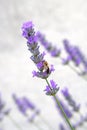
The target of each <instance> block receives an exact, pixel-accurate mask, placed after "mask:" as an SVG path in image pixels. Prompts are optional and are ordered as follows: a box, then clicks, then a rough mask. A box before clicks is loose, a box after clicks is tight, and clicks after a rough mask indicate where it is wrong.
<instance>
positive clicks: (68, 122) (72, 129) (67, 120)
mask: <svg viewBox="0 0 87 130" xmlns="http://www.w3.org/2000/svg"><path fill="white" fill-rule="evenodd" d="M45 80H46V83H47V84H48V86H49V87H50V88H51V86H50V84H49V82H48V80H47V79H45ZM53 97H54V99H55V101H56V103H57V105H58V106H59V108H60V110H61V112H62V114H63V116H64V118H65V120H66V122H67V124H68V125H69V127H70V129H71V130H75V129H74V128H73V127H72V125H71V123H70V121H69V119H68V117H67V116H66V114H65V112H64V110H63V108H62V106H61V104H60V102H59V100H58V98H57V97H56V95H53Z"/></svg>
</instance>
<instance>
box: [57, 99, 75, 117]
mask: <svg viewBox="0 0 87 130" xmlns="http://www.w3.org/2000/svg"><path fill="white" fill-rule="evenodd" d="M57 98H58V100H59V102H60V104H61V106H62V108H63V110H64V112H65V114H66V116H67V117H68V118H71V117H72V116H73V115H72V112H71V111H70V110H69V108H68V106H66V105H65V104H64V102H63V101H62V100H61V99H59V97H57ZM55 103H56V102H55ZM56 106H57V109H58V110H59V112H60V113H61V115H62V111H61V109H60V108H59V106H58V104H57V103H56ZM62 116H63V115H62Z"/></svg>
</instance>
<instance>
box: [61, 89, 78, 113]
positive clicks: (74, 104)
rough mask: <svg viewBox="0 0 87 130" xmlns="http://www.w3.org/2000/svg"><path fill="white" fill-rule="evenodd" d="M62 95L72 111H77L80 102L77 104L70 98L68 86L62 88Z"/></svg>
mask: <svg viewBox="0 0 87 130" xmlns="http://www.w3.org/2000/svg"><path fill="white" fill-rule="evenodd" d="M61 92H62V94H63V96H64V97H65V99H66V100H67V102H68V104H69V105H70V106H71V107H72V108H73V111H76V112H77V111H79V110H80V104H77V103H76V102H75V100H74V99H73V98H72V96H71V94H70V93H69V91H68V88H65V89H63V90H62V91H61Z"/></svg>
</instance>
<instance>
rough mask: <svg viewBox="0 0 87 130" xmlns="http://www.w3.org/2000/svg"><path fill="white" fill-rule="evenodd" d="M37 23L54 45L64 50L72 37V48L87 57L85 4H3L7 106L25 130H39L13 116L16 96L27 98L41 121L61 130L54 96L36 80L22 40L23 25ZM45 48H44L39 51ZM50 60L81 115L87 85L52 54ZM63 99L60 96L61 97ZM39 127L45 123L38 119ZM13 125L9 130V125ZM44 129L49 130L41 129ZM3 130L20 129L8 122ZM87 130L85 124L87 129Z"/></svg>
mask: <svg viewBox="0 0 87 130" xmlns="http://www.w3.org/2000/svg"><path fill="white" fill-rule="evenodd" d="M26 21H33V23H34V25H35V28H36V30H40V31H42V32H43V33H44V34H46V37H47V39H48V40H49V41H51V42H52V43H53V45H56V46H57V45H58V46H59V47H60V48H63V45H62V40H63V39H64V38H68V39H69V40H70V41H71V42H72V44H73V45H77V46H79V47H80V48H81V50H82V51H83V53H84V54H85V55H86V56H87V1H86V0H44V1H41V0H7V1H6V0H0V92H1V93H2V97H3V99H4V100H5V101H6V102H7V106H8V107H11V108H12V114H11V115H12V116H13V118H14V120H16V122H18V123H19V124H20V125H21V126H22V128H23V129H26V130H29V129H30V130H34V129H35V130H36V128H35V127H33V124H29V126H28V125H27V123H26V121H25V120H26V119H22V118H21V115H19V118H18V114H19V113H17V112H16V111H15V109H16V108H15V107H14V103H13V100H12V94H13V93H16V94H17V95H18V96H27V97H28V98H29V99H30V100H31V101H33V102H34V103H35V104H36V106H37V107H38V108H39V109H40V110H41V113H42V115H43V117H44V118H45V119H46V120H47V121H48V122H49V123H51V124H52V125H53V128H54V129H56V130H57V129H58V123H59V120H62V119H61V117H60V116H59V115H58V112H57V110H56V107H55V104H54V102H53V100H52V97H49V96H46V95H45V93H44V91H43V90H44V89H45V86H46V83H45V81H44V80H42V79H38V78H33V77H32V70H35V69H36V67H35V65H34V64H33V62H32V61H31V60H30V56H31V54H30V52H29V51H28V48H27V45H26V40H25V39H24V38H23V37H22V31H21V26H22V24H23V23H24V22H26ZM41 48H42V46H41ZM46 59H47V61H48V62H49V63H50V64H54V66H55V72H54V73H53V74H52V75H51V76H50V79H54V80H55V81H56V82H57V84H58V85H59V86H60V88H61V89H63V88H64V87H65V86H67V87H68V88H69V90H70V92H71V93H72V95H73V97H74V98H75V99H76V101H77V102H78V103H81V104H82V106H83V107H82V113H84V112H85V111H86V110H85V109H86V108H87V106H86V108H84V107H85V103H86V102H87V96H86V95H87V81H85V80H84V79H82V78H81V77H79V76H77V74H76V73H74V72H73V71H72V70H71V69H70V68H68V67H63V66H61V64H60V63H59V61H58V59H53V58H52V57H50V55H49V54H47V55H46ZM58 94H59V95H60V97H61V93H60V92H59V93H58ZM36 122H37V123H38V124H40V123H41V121H40V119H37V120H36ZM7 124H9V125H7ZM41 127H42V128H43V129H44V130H46V129H47V128H46V127H45V126H43V125H41ZM0 128H2V130H9V129H12V130H14V129H17V128H15V127H13V125H12V124H11V123H10V121H9V120H8V119H5V120H4V121H3V122H0ZM85 129H87V125H86V127H85V128H84V130H85Z"/></svg>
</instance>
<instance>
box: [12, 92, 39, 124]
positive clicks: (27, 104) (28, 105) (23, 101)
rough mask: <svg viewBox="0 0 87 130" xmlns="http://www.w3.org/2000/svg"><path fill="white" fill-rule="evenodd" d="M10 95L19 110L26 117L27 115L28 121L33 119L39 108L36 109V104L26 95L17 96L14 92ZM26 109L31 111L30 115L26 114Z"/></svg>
mask: <svg viewBox="0 0 87 130" xmlns="http://www.w3.org/2000/svg"><path fill="white" fill-rule="evenodd" d="M12 96H13V100H14V102H15V103H16V105H17V107H18V109H19V110H20V112H21V113H22V114H23V115H25V116H26V117H28V120H29V121H33V120H34V118H35V117H36V116H37V115H38V114H39V113H40V110H39V109H37V108H36V106H35V105H34V104H33V103H32V102H31V101H30V100H29V99H27V98H26V97H21V98H18V97H17V96H16V95H15V94H13V95H12ZM28 110H32V111H33V114H32V115H31V117H29V116H28V114H27V111H28Z"/></svg>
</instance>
